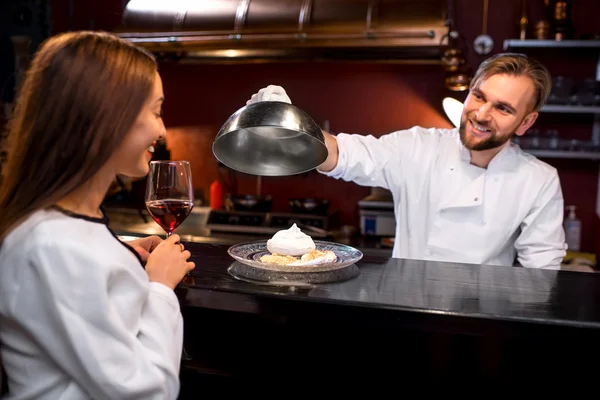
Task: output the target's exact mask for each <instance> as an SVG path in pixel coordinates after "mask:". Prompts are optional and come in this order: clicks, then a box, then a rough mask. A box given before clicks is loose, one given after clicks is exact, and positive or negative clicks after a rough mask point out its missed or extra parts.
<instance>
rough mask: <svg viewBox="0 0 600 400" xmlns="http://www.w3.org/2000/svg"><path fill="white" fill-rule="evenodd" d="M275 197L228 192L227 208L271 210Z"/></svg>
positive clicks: (236, 209)
mask: <svg viewBox="0 0 600 400" xmlns="http://www.w3.org/2000/svg"><path fill="white" fill-rule="evenodd" d="M272 204H273V198H272V197H271V196H268V195H267V196H258V195H253V194H228V195H227V197H226V198H225V209H227V210H235V211H264V212H268V211H270V210H271V205H272Z"/></svg>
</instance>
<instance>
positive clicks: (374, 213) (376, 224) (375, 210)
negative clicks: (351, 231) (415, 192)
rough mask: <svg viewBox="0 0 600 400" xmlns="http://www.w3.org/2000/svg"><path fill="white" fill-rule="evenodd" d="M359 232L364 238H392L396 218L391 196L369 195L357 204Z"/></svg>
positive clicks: (394, 231)
mask: <svg viewBox="0 0 600 400" xmlns="http://www.w3.org/2000/svg"><path fill="white" fill-rule="evenodd" d="M358 206H359V214H360V231H361V234H362V235H364V236H394V235H395V233H396V218H395V216H394V202H393V199H392V197H391V195H385V194H383V195H382V194H371V195H369V196H367V197H365V198H364V199H362V200H360V201H359V202H358Z"/></svg>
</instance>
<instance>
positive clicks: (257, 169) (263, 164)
mask: <svg viewBox="0 0 600 400" xmlns="http://www.w3.org/2000/svg"><path fill="white" fill-rule="evenodd" d="M213 154H214V155H215V157H216V158H217V159H218V160H219V161H220V162H221V163H223V164H225V165H226V166H228V167H230V168H232V169H234V170H236V171H240V172H244V173H247V174H251V175H262V176H286V175H296V174H300V173H303V172H307V171H310V170H312V169H314V168H316V167H318V166H319V165H320V164H322V163H323V162H324V161H325V160H326V159H327V154H328V153H327V147H326V146H325V139H324V137H323V132H322V131H321V128H320V127H319V126H318V125H317V123H316V122H315V121H314V120H313V119H312V118H311V117H310V116H309V115H308V114H306V113H305V112H304V111H302V110H301V109H299V108H298V107H295V106H293V105H291V104H288V103H284V102H279V101H260V102H257V103H252V104H248V105H247V106H244V107H242V108H240V109H239V110H237V111H236V112H235V113H234V114H233V115H231V116H230V117H229V118H228V119H227V121H226V122H225V124H224V125H223V126H222V127H221V129H220V130H219V132H218V133H217V136H216V137H215V140H214V142H213Z"/></svg>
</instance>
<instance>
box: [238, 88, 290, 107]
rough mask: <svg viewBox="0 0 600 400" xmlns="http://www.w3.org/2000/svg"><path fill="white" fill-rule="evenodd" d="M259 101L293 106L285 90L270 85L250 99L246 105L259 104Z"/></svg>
mask: <svg viewBox="0 0 600 400" xmlns="http://www.w3.org/2000/svg"><path fill="white" fill-rule="evenodd" d="M259 101H282V102H284V103H289V104H292V100H290V98H289V97H288V95H287V93H286V92H285V89H284V88H282V87H281V86H277V85H269V86H267V87H266V88H262V89H260V90H259V91H258V92H257V93H254V94H253V95H252V97H250V99H249V100H248V101H247V102H246V104H252V103H258V102H259Z"/></svg>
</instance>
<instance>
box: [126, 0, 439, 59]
mask: <svg viewBox="0 0 600 400" xmlns="http://www.w3.org/2000/svg"><path fill="white" fill-rule="evenodd" d="M447 3H448V0H427V1H423V0H386V1H373V0H353V1H340V0H309V1H308V0H286V1H281V0H244V1H240V0H194V1H149V0H130V1H128V2H126V5H125V6H124V10H123V17H122V21H121V26H120V27H118V28H117V29H116V31H117V34H118V35H120V36H121V37H123V38H125V39H127V40H130V41H132V42H134V43H136V44H137V45H139V46H143V47H145V48H147V49H149V50H150V51H153V52H155V53H156V54H157V56H158V57H161V58H166V59H169V60H171V61H180V62H213V63H214V62H224V63H228V64H230V63H235V62H240V63H247V62H257V61H260V62H265V61H267V62H279V61H281V60H295V61H298V60H317V61H321V60H348V61H354V60H374V61H377V60H382V61H390V60H399V61H407V62H413V63H414V62H415V61H420V62H423V63H428V64H430V63H431V62H432V61H433V62H437V61H438V60H439V59H440V56H441V48H442V46H443V45H444V40H443V36H444V35H445V34H447V32H448V26H447V23H446V22H447V15H448V6H447Z"/></svg>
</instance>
